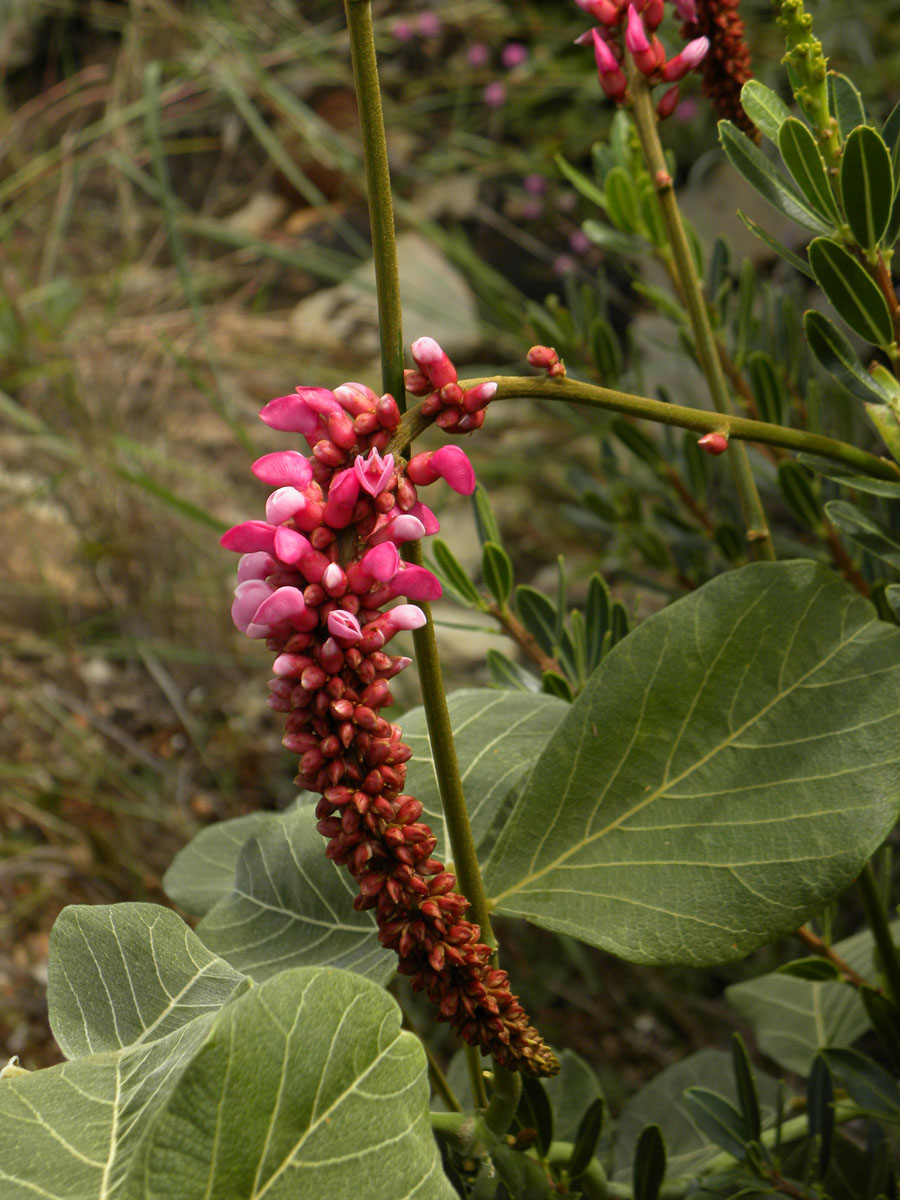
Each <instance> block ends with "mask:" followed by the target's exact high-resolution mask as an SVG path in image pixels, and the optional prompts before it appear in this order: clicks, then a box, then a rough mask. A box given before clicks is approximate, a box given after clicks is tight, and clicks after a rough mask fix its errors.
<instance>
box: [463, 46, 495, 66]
mask: <svg viewBox="0 0 900 1200" xmlns="http://www.w3.org/2000/svg"><path fill="white" fill-rule="evenodd" d="M490 54H491V52H490V50H489V49H488V47H487V46H486V45H485V43H484V42H473V43H472V45H471V46H470V47H469V48H468V50H467V51H466V61H467V62H468V64H469V66H470V67H483V66H484V65H485V64H486V63H487V61H488V59H489V58H490Z"/></svg>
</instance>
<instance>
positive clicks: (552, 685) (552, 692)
mask: <svg viewBox="0 0 900 1200" xmlns="http://www.w3.org/2000/svg"><path fill="white" fill-rule="evenodd" d="M541 688H542V690H543V691H544V692H546V694H547V695H548V696H557V697H558V698H559V699H560V700H565V702H566V704H571V703H572V701H573V700H574V699H575V693H574V692H573V691H572V685H571V684H570V683H569V681H568V679H566V677H565V676H564V675H560V673H559V671H542V672H541Z"/></svg>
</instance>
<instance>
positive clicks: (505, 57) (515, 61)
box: [500, 42, 528, 71]
mask: <svg viewBox="0 0 900 1200" xmlns="http://www.w3.org/2000/svg"><path fill="white" fill-rule="evenodd" d="M527 58H528V47H527V46H524V45H523V44H522V43H521V42H507V43H506V45H505V46H504V47H503V49H502V50H501V52H500V61H501V62H502V63H503V65H504V67H506V69H507V71H511V70H512V69H513V68H514V67H520V66H521V65H522V63H523V62H525V60H526V59H527Z"/></svg>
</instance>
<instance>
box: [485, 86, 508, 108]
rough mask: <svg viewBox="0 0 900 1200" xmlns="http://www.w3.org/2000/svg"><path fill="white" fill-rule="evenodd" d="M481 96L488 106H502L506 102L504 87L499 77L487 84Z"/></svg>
mask: <svg viewBox="0 0 900 1200" xmlns="http://www.w3.org/2000/svg"><path fill="white" fill-rule="evenodd" d="M481 98H482V100H483V101H484V102H485V104H486V105H487V106H488V108H502V107H503V105H504V104H505V103H506V87H505V86H504V85H503V84H502V83H501V82H500V81H499V79H494V80H492V81H491V82H490V83H489V84H487V86H486V87H485V89H484V91H483V92H482V93H481Z"/></svg>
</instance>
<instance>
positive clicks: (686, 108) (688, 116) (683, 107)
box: [675, 96, 700, 124]
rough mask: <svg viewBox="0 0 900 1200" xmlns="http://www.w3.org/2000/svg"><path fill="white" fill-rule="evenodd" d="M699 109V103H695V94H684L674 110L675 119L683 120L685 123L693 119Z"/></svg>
mask: <svg viewBox="0 0 900 1200" xmlns="http://www.w3.org/2000/svg"><path fill="white" fill-rule="evenodd" d="M699 111H700V105H699V104H698V103H697V99H696V97H695V96H686V97H685V98H684V100H682V101H681V103H680V104H679V105H678V108H677V109H676V110H675V119H676V121H684V122H685V123H686V124H687V123H689V122H691V121H693V120H694V118H695V117H696V116H697V113H698V112H699Z"/></svg>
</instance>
